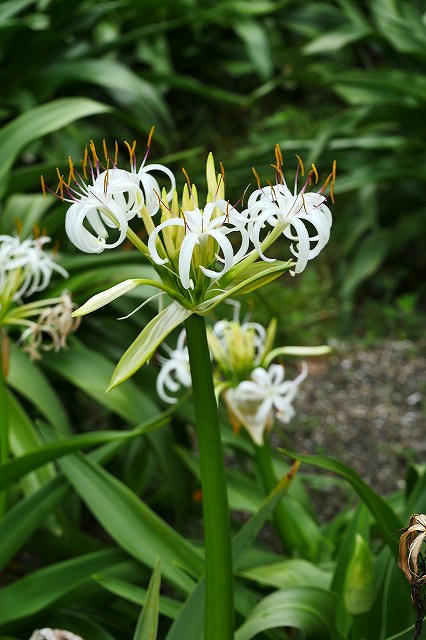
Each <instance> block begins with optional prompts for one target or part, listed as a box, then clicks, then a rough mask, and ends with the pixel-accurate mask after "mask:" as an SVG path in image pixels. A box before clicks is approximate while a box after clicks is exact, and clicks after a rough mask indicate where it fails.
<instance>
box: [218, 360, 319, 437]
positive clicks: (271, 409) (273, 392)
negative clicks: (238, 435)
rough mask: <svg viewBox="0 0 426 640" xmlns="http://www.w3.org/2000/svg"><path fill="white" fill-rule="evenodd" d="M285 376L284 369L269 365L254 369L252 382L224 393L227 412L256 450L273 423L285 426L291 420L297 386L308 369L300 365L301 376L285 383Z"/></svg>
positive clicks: (248, 381) (276, 365) (245, 382)
mask: <svg viewBox="0 0 426 640" xmlns="http://www.w3.org/2000/svg"><path fill="white" fill-rule="evenodd" d="M284 375H285V370H284V367H283V366H281V365H279V364H272V365H270V367H269V368H268V369H267V370H266V369H263V368H262V367H257V368H256V369H255V370H254V371H253V372H252V373H251V380H245V381H244V382H240V384H239V385H238V386H237V387H234V388H231V389H228V390H227V391H226V395H225V400H226V403H227V405H228V408H229V409H230V411H231V413H232V414H233V415H234V417H235V418H236V419H237V420H238V421H239V422H240V423H241V424H242V425H243V426H244V427H245V428H246V429H247V431H248V432H249V433H250V435H251V437H252V439H253V440H254V442H255V443H256V444H258V445H259V446H261V445H262V444H263V435H264V432H265V430H266V429H270V428H271V426H272V424H273V421H274V419H277V420H278V421H279V422H282V423H287V422H289V421H290V420H291V418H292V417H293V416H294V414H295V411H294V408H293V405H292V401H293V400H294V398H295V396H296V394H297V389H298V386H299V384H300V383H301V382H302V380H304V379H305V378H306V375H307V366H306V364H305V363H303V366H302V372H301V373H300V374H299V375H298V376H297V378H295V379H294V380H284Z"/></svg>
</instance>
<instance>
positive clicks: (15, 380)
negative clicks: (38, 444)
mask: <svg viewBox="0 0 426 640" xmlns="http://www.w3.org/2000/svg"><path fill="white" fill-rule="evenodd" d="M8 383H9V385H10V386H11V387H12V389H15V391H17V392H18V393H19V394H20V395H22V396H23V397H24V398H26V399H27V400H29V401H30V402H31V403H32V404H33V405H34V406H35V407H37V409H38V410H39V411H40V413H41V415H42V416H44V417H45V418H46V419H47V420H48V421H49V422H50V424H51V425H52V426H54V427H56V428H57V429H58V430H59V431H61V432H62V433H69V432H70V430H71V429H70V424H69V421H68V417H67V414H66V412H65V409H64V407H63V405H62V403H61V401H60V400H59V398H58V396H57V395H56V393H55V391H54V389H53V388H52V386H51V384H50V383H49V381H48V379H47V377H46V376H45V374H44V373H43V372H42V370H41V369H40V367H38V366H37V365H36V364H35V363H34V362H32V361H31V360H30V359H29V357H28V356H27V355H26V354H25V353H24V352H23V351H22V349H18V348H16V349H12V351H11V357H10V369H9V375H8Z"/></svg>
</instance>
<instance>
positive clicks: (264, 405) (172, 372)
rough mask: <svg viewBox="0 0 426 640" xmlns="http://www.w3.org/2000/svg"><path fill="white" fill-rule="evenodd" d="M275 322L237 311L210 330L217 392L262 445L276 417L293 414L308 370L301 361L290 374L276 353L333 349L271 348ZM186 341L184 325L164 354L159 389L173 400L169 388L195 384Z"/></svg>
mask: <svg viewBox="0 0 426 640" xmlns="http://www.w3.org/2000/svg"><path fill="white" fill-rule="evenodd" d="M236 317H238V311H237V313H236ZM275 324H276V323H275V322H274V321H273V322H271V323H270V325H269V327H268V329H265V328H264V327H263V326H262V325H260V324H258V323H255V322H243V323H242V324H240V323H239V322H238V320H237V319H236V318H235V315H234V320H232V321H229V320H220V321H219V322H217V323H216V324H214V325H213V327H212V328H211V329H210V330H209V332H208V339H209V346H210V351H211V356H212V360H213V367H214V371H215V373H214V378H215V387H216V394H217V396H218V397H219V396H220V397H222V398H223V400H224V402H225V405H226V407H227V409H228V411H229V414H230V417H231V421H232V423H233V425H234V426H235V427H236V429H237V430H238V429H239V428H240V427H241V426H242V427H244V428H245V429H246V430H247V431H248V433H249V434H250V436H251V438H252V439H253V441H254V442H255V443H256V444H257V445H259V446H261V445H262V444H263V441H264V437H265V433H266V432H268V431H269V430H270V429H271V428H272V426H273V424H274V423H275V422H279V423H282V424H286V423H288V422H290V420H291V419H292V418H293V417H294V415H295V410H294V407H293V401H294V399H295V397H296V395H297V392H298V389H299V386H300V384H301V382H302V381H303V380H304V379H305V378H306V375H307V372H308V369H307V365H306V363H305V362H302V369H301V372H300V374H299V375H298V376H296V378H294V379H288V380H286V379H285V369H284V367H283V366H282V365H281V364H271V361H272V359H274V358H276V357H277V356H280V355H302V356H303V355H314V356H315V355H323V354H326V353H328V352H329V351H330V349H329V347H327V346H322V347H282V348H278V349H274V350H271V348H272V343H273V339H274V335H275ZM185 341H186V335H185V331H184V330H182V331H181V332H180V334H179V337H178V340H177V345H176V348H175V349H173V350H172V349H170V348H169V347H165V349H166V350H167V352H168V354H169V357H168V358H164V357H159V361H160V364H161V367H160V372H159V374H158V377H157V393H158V395H159V397H160V398H161V399H162V400H163V401H164V402H168V403H171V404H172V403H175V402H176V398H175V397H174V396H171V395H170V393H173V394H175V393H177V392H178V391H179V389H180V388H181V387H184V388H190V387H191V385H192V382H191V373H190V367H189V355H188V349H187V347H186V344H185Z"/></svg>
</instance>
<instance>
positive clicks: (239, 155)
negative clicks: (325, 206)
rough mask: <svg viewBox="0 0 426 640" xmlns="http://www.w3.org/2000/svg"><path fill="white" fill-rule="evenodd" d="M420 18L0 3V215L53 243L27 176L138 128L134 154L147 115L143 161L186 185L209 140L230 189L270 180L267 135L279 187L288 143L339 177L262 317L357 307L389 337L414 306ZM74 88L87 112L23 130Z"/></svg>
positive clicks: (288, 3) (421, 216)
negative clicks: (43, 230)
mask: <svg viewBox="0 0 426 640" xmlns="http://www.w3.org/2000/svg"><path fill="white" fill-rule="evenodd" d="M425 10H426V7H425V2H424V0H417V1H414V0H413V1H408V2H407V1H406V0H362V1H357V2H352V1H351V0H334V1H323V2H313V1H309V0H304V1H300V0H297V1H296V0H281V1H276V2H273V1H269V0H220V1H219V2H218V1H213V0H179V1H173V2H167V1H162V2H157V1H155V2H154V1H151V0H108V1H96V2H95V1H94V0H76V1H75V2H73V3H69V2H68V1H67V0H6V1H3V2H2V3H1V6H0V30H1V42H0V56H1V70H0V80H1V87H2V91H1V98H0V116H1V119H2V124H3V127H2V130H1V133H0V152H1V157H2V165H3V167H2V169H1V170H0V180H1V184H0V188H1V192H2V193H3V195H4V205H3V210H6V212H8V216H7V219H8V220H11V219H12V218H13V217H14V214H13V211H16V207H17V205H19V206H20V207H22V206H23V207H24V208H27V209H30V208H34V207H37V211H34V210H33V216H32V218H31V220H32V221H34V222H35V221H36V219H37V218H40V217H41V216H43V226H46V227H47V229H48V231H49V233H51V234H52V236H55V237H60V238H61V246H62V247H66V240H65V238H64V235H63V229H62V226H63V225H62V221H63V207H61V206H59V207H58V203H56V206H55V203H54V204H53V205H52V203H51V202H50V201H48V204H46V205H44V204H42V203H41V201H39V200H38V184H39V182H38V180H39V175H40V173H43V174H44V175H45V177H46V179H47V180H50V181H51V183H54V181H55V167H56V165H57V164H58V163H59V162H63V164H64V165H65V164H66V159H67V157H68V155H72V156H73V158H75V159H77V158H79V157H81V156H82V150H83V148H84V144H85V142H86V141H87V140H88V139H90V138H93V139H94V140H95V141H100V140H101V139H102V138H104V137H105V138H106V139H107V140H109V141H110V142H111V144H112V142H113V140H114V139H117V140H119V141H122V140H125V139H127V140H131V139H134V138H136V139H137V140H138V144H139V154H140V156H142V153H143V149H144V145H145V140H146V135H147V133H148V131H149V129H150V127H151V125H152V124H155V125H156V135H155V144H154V149H153V152H152V157H153V158H155V159H158V160H160V161H167V162H169V163H170V164H171V165H172V166H173V167H174V168H175V169H176V171H177V172H179V167H180V166H181V165H182V164H184V165H185V167H186V169H187V170H188V171H189V173H190V175H191V178H192V180H193V181H195V182H196V183H200V181H201V183H202V182H203V173H204V162H205V160H204V159H205V155H206V153H207V152H208V151H209V150H213V151H214V152H215V153H216V157H217V159H218V160H221V161H222V162H223V163H224V165H225V169H226V175H227V181H228V184H229V185H232V197H234V198H235V199H237V198H238V197H239V196H240V195H241V194H242V193H243V191H244V189H245V188H246V187H247V185H248V183H249V182H250V181H252V180H253V177H252V174H251V172H250V166H251V165H254V166H255V167H256V169H257V171H258V173H259V174H260V175H261V177H262V179H266V178H268V177H272V173H271V169H270V167H269V163H270V162H271V161H272V160H273V156H272V151H273V148H274V145H275V144H276V143H277V142H278V143H279V144H280V145H281V148H282V150H283V153H284V158H285V163H286V167H287V172H288V176H289V178H290V180H291V179H292V177H291V176H292V173H293V170H294V167H295V160H294V154H295V153H300V154H301V155H302V156H303V158H304V160H305V162H306V163H307V164H308V166H309V165H310V163H311V162H315V163H317V165H318V167H319V168H320V169H321V172H322V175H324V177H325V176H326V175H327V173H328V170H329V167H330V165H331V162H332V160H333V159H336V160H337V166H338V182H337V188H336V196H337V198H336V205H335V206H334V207H333V211H334V219H335V225H334V230H333V234H332V240H331V242H330V245H329V246H328V247H327V250H326V251H325V252H324V255H323V256H321V259H320V260H319V261H318V263H317V264H315V265H310V269H311V270H312V274H311V276H310V277H309V278H308V279H307V282H305V283H304V284H302V283H301V279H300V282H299V279H296V281H292V282H291V283H289V279H287V280H286V283H282V284H281V287H280V289H281V290H282V291H281V292H280V294H278V292H277V294H276V295H277V298H276V299H277V300H278V303H277V308H276V309H275V310H274V309H272V310H271V311H272V312H274V311H275V313H276V312H277V310H279V309H281V308H282V306H283V304H285V307H286V308H287V309H290V308H291V310H289V314H290V316H289V320H290V321H292V320H296V321H301V320H302V319H303V318H304V316H305V311H306V309H305V311H304V312H303V313H302V315H300V314H299V313H298V312H297V307H298V306H299V305H298V304H293V302H294V300H296V299H300V298H302V299H303V300H305V301H306V304H307V305H308V317H313V318H317V319H321V317H323V318H326V319H330V318H332V319H333V322H334V325H333V324H332V325H331V326H333V328H340V329H341V328H343V329H344V330H346V331H348V330H349V329H350V330H354V329H355V330H356V331H358V332H362V331H364V330H365V329H366V328H368V326H370V325H371V317H373V324H374V323H375V324H376V325H377V326H378V327H379V326H380V327H382V328H384V331H386V330H389V331H393V330H397V331H401V323H402V325H403V326H405V325H404V321H405V319H406V316H407V314H408V315H410V314H415V312H416V311H420V312H421V311H423V310H424V309H421V308H420V307H421V300H422V299H424V295H423V294H424V279H423V274H424V271H425V252H424V246H425V240H426V238H425V235H426V231H425V229H426V225H425V217H426V205H425V202H424V192H423V190H424V186H425V185H424V183H425V180H426V172H425V160H426V152H425V137H426V125H425V118H424V110H425V101H426V78H425V75H424V71H425V64H424V63H425V57H426V46H425V45H426V22H425V20H426V19H425V15H426V14H425ZM77 98H79V99H80V101H81V100H82V99H91V100H94V101H96V103H97V105H95V104H93V103H90V105H89V104H88V103H85V102H83V103H81V102H78V103H74V102H73V101H72V100H71V102H70V103H67V102H65V103H59V104H60V106H61V107H62V110H61V113H60V114H58V113H57V112H56V111H52V112H51V113H49V114H46V119H47V120H46V125H41V124H40V123H39V124H37V114H38V113H39V111H38V109H40V105H45V106H48V105H49V104H50V106H51V107H52V108H53V105H55V104H58V103H57V101H58V100H63V99H77ZM42 115H43V114H42ZM14 125H15V127H14ZM24 125H25V126H26V127H27V128H26V129H25V131H24V129H23V126H24ZM11 167H13V170H12V171H9V169H11ZM230 191H231V190H230ZM27 194H28V195H27ZM34 194H37V196H35V195H34ZM229 195H231V193H229ZM15 217H16V216H15ZM27 219H28V216H27ZM3 226H4V225H3ZM274 286H275V285H274ZM275 289H277V287H275ZM284 289H286V290H285V291H284ZM314 292H315V294H317V293H318V292H321V295H319V296H318V295H315V296H312V293H314ZM280 295H281V296H282V299H281V297H280ZM289 296H290V299H289ZM312 298H316V305H317V307H318V308H312V309H310V304H311V300H312ZM318 300H320V302H318ZM377 300H378V301H379V304H374V302H377ZM370 301H373V304H370ZM355 303H356V304H355ZM273 304H274V303H273V302H270V306H271V305H272V306H273ZM302 306H303V305H302ZM295 307H296V308H295ZM268 313H269V312H268ZM354 318H357V319H358V322H355V323H354ZM376 320H377V322H376ZM290 323H291V322H290ZM419 326H420V325H418V324H417V323H416V322H415V321H414V322H411V324H410V322H409V328H408V333H412V332H414V333H416V332H418V331H419ZM329 330H330V325H327V331H329ZM373 333H374V332H373Z"/></svg>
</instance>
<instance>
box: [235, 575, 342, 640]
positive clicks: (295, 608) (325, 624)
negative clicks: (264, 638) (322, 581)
mask: <svg viewBox="0 0 426 640" xmlns="http://www.w3.org/2000/svg"><path fill="white" fill-rule="evenodd" d="M336 602H337V596H336V594H335V593H332V592H331V591H326V590H324V589H318V588H317V587H294V588H292V589H282V590H280V591H275V592H274V593H272V594H270V595H269V596H266V598H263V600H261V601H260V602H259V603H258V604H257V605H256V607H255V608H254V609H253V611H252V612H251V614H250V615H249V616H248V618H247V620H246V621H245V622H244V623H243V625H242V626H241V627H240V628H239V630H238V631H237V633H236V634H235V640H250V638H253V637H254V636H256V635H257V634H258V633H260V632H261V631H266V630H267V629H275V628H277V627H294V628H296V629H300V630H301V631H302V632H303V634H304V635H303V637H305V638H306V639H307V640H343V636H341V635H340V633H339V632H338V631H337V629H336V628H335V625H334V613H335V607H336Z"/></svg>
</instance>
